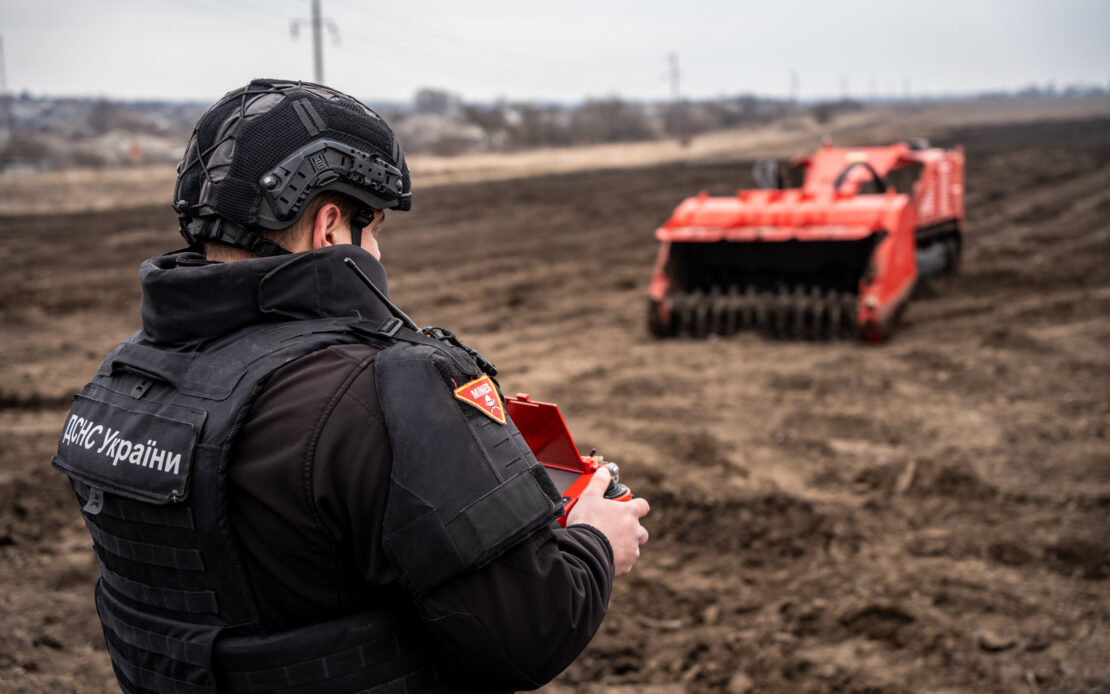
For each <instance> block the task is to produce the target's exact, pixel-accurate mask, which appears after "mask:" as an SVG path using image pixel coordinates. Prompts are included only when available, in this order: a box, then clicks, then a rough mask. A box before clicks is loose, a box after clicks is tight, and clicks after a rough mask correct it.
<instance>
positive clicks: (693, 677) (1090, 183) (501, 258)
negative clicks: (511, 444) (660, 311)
mask: <svg viewBox="0 0 1110 694" xmlns="http://www.w3.org/2000/svg"><path fill="white" fill-rule="evenodd" d="M942 139H943V141H944V143H945V144H951V143H955V142H962V143H963V144H964V145H965V146H966V147H967V166H968V169H967V191H968V197H967V209H968V223H967V236H966V254H965V257H964V263H963V267H962V271H961V274H960V275H959V276H957V277H955V278H952V279H947V280H945V281H944V282H943V283H940V284H935V285H933V286H931V287H928V288H926V290H924V291H923V292H922V293H921V295H920V296H919V297H918V298H917V299H916V300H915V302H914V303H913V304H912V306H911V307H910V308H909V310H908V311H907V312H906V314H905V321H904V324H903V326H902V328H901V331H900V332H899V333H898V334H897V336H896V337H895V339H894V340H893V342H891V343H890V344H888V345H884V346H881V347H877V348H876V347H868V346H865V345H863V344H855V343H844V342H839V343H829V344H817V343H804V342H802V343H790V342H776V341H769V340H766V339H763V338H761V337H759V336H755V335H741V336H738V337H736V338H730V339H721V340H715V341H692V340H673V341H664V342H660V341H656V340H653V339H651V338H649V337H648V335H647V332H646V329H645V324H644V317H645V316H644V314H645V294H646V288H647V282H648V278H649V276H650V271H651V266H652V261H653V259H654V255H655V252H656V247H655V243H654V241H653V238H652V234H651V232H652V230H653V228H654V227H655V226H656V225H657V224H658V223H660V222H661V221H662V220H663V219H664V218H665V217H666V215H667V214H668V213H669V211H670V209H671V208H672V207H673V206H674V204H676V203H677V202H678V200H679V199H680V198H681V197H682V196H684V195H686V194H690V193H693V192H696V191H697V190H699V189H703V188H704V189H708V190H710V191H712V192H720V193H728V192H730V191H731V190H734V189H735V188H737V187H740V186H745V185H749V184H750V174H749V168H750V162H748V161H725V162H719V163H713V164H700V165H666V166H663V167H658V168H641V169H627V170H609V171H595V172H585V173H574V174H568V175H559V176H548V177H539V178H527V179H519V180H512V181H502V182H496V183H480V184H475V185H469V186H465V185H460V186H451V187H439V188H434V189H430V190H426V191H424V192H419V191H418V193H417V196H418V197H417V199H416V211H415V212H413V213H410V214H409V215H408V216H404V215H393V216H391V218H390V219H389V222H388V225H387V231H386V232H385V234H384V237H383V249H384V253H385V258H384V260H385V263H386V266H387V268H388V269H389V271H390V275H391V287H392V291H393V296H394V298H395V300H396V301H397V302H398V303H399V304H400V305H401V306H402V307H403V308H404V309H405V310H406V311H408V312H409V313H410V314H411V315H413V316H415V317H416V318H417V320H418V321H420V322H422V323H439V324H442V325H445V326H449V327H451V328H453V329H454V330H456V332H458V333H459V334H460V335H462V336H463V337H464V338H465V339H467V341H468V342H470V343H471V344H472V345H473V346H475V347H477V348H478V349H479V350H480V351H482V352H483V353H485V354H486V355H487V356H488V357H490V358H491V359H492V360H493V361H494V362H495V363H496V364H497V365H498V367H499V368H500V369H501V373H502V374H503V376H502V378H501V382H502V385H503V386H504V389H505V390H506V392H509V393H513V392H518V391H527V392H529V393H531V394H532V395H533V397H536V398H538V399H544V400H554V401H557V402H559V403H561V405H562V407H563V410H564V414H565V416H566V418H567V420H568V421H569V423H570V425H571V427H572V430H573V431H574V433H575V436H576V438H577V439H578V442H579V444H580V445H582V446H583V447H590V446H597V447H598V448H599V449H600V450H601V452H602V453H604V454H606V455H607V457H609V458H612V459H616V460H618V461H620V462H621V463H622V468H623V471H624V479H625V481H627V482H628V483H629V484H630V485H631V486H632V487H633V489H634V490H635V491H636V492H637V493H639V494H641V495H643V496H645V497H647V498H648V499H649V500H650V501H651V503H652V508H653V511H652V514H651V515H650V516H649V517H648V519H647V525H648V527H649V529H650V530H651V533H652V540H651V542H650V544H649V545H647V547H646V548H645V552H644V555H643V558H642V559H641V561H640V563H639V564H637V566H636V568H635V569H634V571H633V572H632V573H631V574H630V575H629V576H628V577H626V578H624V579H623V580H621V581H620V582H619V583H618V585H617V587H616V590H615V593H614V596H613V600H612V609H611V613H610V615H609V617H608V619H607V620H606V622H605V624H604V625H603V627H602V629H601V632H600V633H599V635H598V636H597V638H596V639H595V640H594V642H593V644H592V645H591V646H590V648H589V649H588V650H587V651H586V652H585V653H584V654H583V655H582V656H581V657H580V658H579V660H578V661H577V662H576V663H574V665H572V666H571V667H570V669H568V670H567V671H566V673H564V674H563V675H562V676H561V677H560V678H559V679H558V680H557V681H556V682H555V683H554V684H552V685H549V686H548V687H547V688H546V691H548V692H559V693H560V694H563V693H565V692H569V691H584V692H603V691H629V692H632V691H636V692H639V691H647V692H656V693H657V694H659V693H663V692H683V691H689V692H718V691H728V692H734V693H739V692H749V691H752V692H773V693H778V692H781V693H788V692H813V693H816V692H855V693H858V694H863V693H868V694H880V693H881V694H901V693H920V694H924V693H926V692H934V693H939V692H1025V693H1034V694H1035V693H1037V692H1045V693H1048V692H1061V693H1063V692H1069V693H1071V692H1110V656H1108V654H1110V581H1108V579H1110V441H1108V437H1110V347H1108V345H1110V222H1108V221H1107V219H1108V217H1110V120H1083V121H1071V122H1066V121H1056V122H1044V123H1031V124H1008V125H1004V126H990V125H982V126H976V127H974V128H965V129H962V130H951V131H949V132H947V134H945V135H944V136H943V138H942ZM841 144H849V143H846V142H842V143H841ZM852 144H866V142H865V141H864V140H860V141H857V142H854V143H852ZM167 194H168V193H167ZM174 224H175V220H174V218H173V216H172V214H171V213H170V212H169V210H168V207H165V206H159V207H151V208H141V209H134V210H120V211H115V212H101V213H96V214H91V215H84V216H82V215H60V214H59V215H38V216H29V217H6V218H0V266H2V268H3V273H4V274H3V279H2V280H0V316H2V318H0V432H2V435H3V439H2V440H3V446H2V448H0V581H2V583H3V590H2V591H0V624H2V625H3V626H2V627H0V690H3V691H10V692H92V693H96V692H110V691H117V690H116V688H115V684H114V680H113V678H112V674H111V670H110V667H109V664H108V659H107V656H106V653H105V650H104V647H103V642H102V639H101V636H100V633H99V625H98V623H97V621H96V617H95V613H94V609H93V605H92V585H93V582H94V580H95V577H96V568H95V565H94V562H93V558H92V552H91V548H90V540H89V537H88V535H87V533H86V532H85V530H84V528H83V526H82V523H81V521H80V519H79V517H78V513H77V507H76V504H75V502H74V500H73V499H72V497H71V495H70V494H69V492H68V488H67V486H66V483H65V481H64V480H63V478H62V477H61V476H60V475H59V474H57V473H56V472H54V471H53V470H52V469H51V468H50V466H49V459H50V455H51V452H52V450H53V448H54V446H55V440H56V436H57V433H58V431H59V428H60V425H61V422H62V419H63V416H64V413H65V410H66V408H67V403H68V401H69V397H70V394H71V393H72V392H73V391H75V390H77V389H79V387H80V386H81V385H82V383H83V382H84V381H85V380H86V379H87V378H88V376H89V375H90V374H91V373H92V371H93V370H94V369H95V366H96V364H97V363H99V361H100V359H102V358H103V355H104V353H105V352H106V351H107V350H109V349H110V348H111V347H113V346H114V345H115V344H116V342H118V341H119V340H120V339H122V338H123V337H125V336H126V335H127V334H129V333H130V332H131V331H133V330H134V329H135V328H136V327H137V304H138V300H139V292H138V288H137V285H136V268H137V266H138V264H139V262H140V261H141V260H142V259H143V258H146V257H149V256H151V255H155V254H157V253H159V252H161V251H164V250H167V249H169V248H173V247H177V245H179V244H178V241H177V237H176V236H175V234H174V231H173V229H174Z"/></svg>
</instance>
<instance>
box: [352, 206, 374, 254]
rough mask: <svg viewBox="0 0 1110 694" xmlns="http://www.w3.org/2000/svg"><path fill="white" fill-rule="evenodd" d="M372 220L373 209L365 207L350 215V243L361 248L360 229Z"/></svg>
mask: <svg viewBox="0 0 1110 694" xmlns="http://www.w3.org/2000/svg"><path fill="white" fill-rule="evenodd" d="M372 221H374V210H373V209H372V208H369V207H367V208H365V209H362V210H359V211H358V212H357V213H356V214H355V216H353V217H351V245H353V246H358V247H359V248H362V230H363V229H365V228H366V227H367V226H369V225H370V222H372Z"/></svg>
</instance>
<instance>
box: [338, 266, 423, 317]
mask: <svg viewBox="0 0 1110 694" xmlns="http://www.w3.org/2000/svg"><path fill="white" fill-rule="evenodd" d="M343 262H344V263H346V264H347V267H349V268H351V270H352V271H353V272H354V273H355V274H356V275H358V278H359V279H360V280H362V283H363V284H365V285H366V286H367V287H370V291H372V292H374V296H376V297H378V298H379V299H381V301H382V303H383V304H385V307H386V308H387V309H389V312H390V313H392V314H393V315H394V316H395V317H396V318H398V319H399V320H400V321H401V323H403V324H404V326H405V327H406V328H409V329H410V330H415V331H416V332H420V328H419V327H418V326H417V325H416V323H413V322H412V319H411V318H409V317H408V316H406V315H405V312H404V311H402V310H401V309H399V308H397V307H396V306H394V305H393V302H392V301H390V300H389V297H387V296H386V295H385V294H384V293H383V292H382V290H380V289H378V288H377V286H375V284H374V282H373V281H372V280H371V279H370V278H369V277H367V276H366V273H365V272H363V271H362V269H361V268H360V267H359V266H358V265H356V264H355V261H353V260H351V259H350V258H344V259H343Z"/></svg>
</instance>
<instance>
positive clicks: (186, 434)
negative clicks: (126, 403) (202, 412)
mask: <svg viewBox="0 0 1110 694" xmlns="http://www.w3.org/2000/svg"><path fill="white" fill-rule="evenodd" d="M196 440H197V428H196V426H195V425H194V424H193V423H191V422H187V421H183V420H179V419H174V418H173V417H172V416H168V415H167V414H165V413H154V412H140V411H136V410H132V409H127V408H125V407H120V406H117V405H112V404H109V403H106V402H101V401H98V400H94V399H92V398H89V397H86V396H84V395H78V396H77V397H76V400H75V402H74V404H73V408H72V409H71V410H70V411H69V417H68V418H66V423H65V428H64V429H63V431H62V438H61V440H60V441H59V442H58V457H57V458H56V459H55V461H54V462H55V464H56V465H57V466H58V467H60V468H62V469H64V470H66V471H67V472H69V473H71V474H73V475H74V476H76V477H78V478H80V479H82V480H83V481H85V482H86V483H87V484H90V485H92V486H94V487H99V488H101V489H103V490H104V491H107V492H113V493H116V494H119V495H121V496H126V497H130V498H133V499H136V500H139V501H148V502H154V503H166V502H169V501H180V500H182V499H184V497H185V495H186V489H187V486H188V479H189V467H190V465H191V464H192V460H193V448H194V446H195V445H196Z"/></svg>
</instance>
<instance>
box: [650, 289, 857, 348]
mask: <svg viewBox="0 0 1110 694" xmlns="http://www.w3.org/2000/svg"><path fill="white" fill-rule="evenodd" d="M665 301H666V302H667V307H668V308H669V311H670V315H671V321H672V323H671V325H670V330H671V334H675V335H681V336H684V337H694V338H706V337H708V336H710V335H717V336H726V335H733V334H735V333H737V332H740V331H742V330H758V331H760V332H763V333H764V334H765V335H767V336H769V337H772V338H776V339H789V340H810V341H812V340H839V339H854V338H856V337H858V336H859V326H858V324H857V323H858V321H857V316H858V302H859V297H858V295H856V294H855V293H853V292H841V291H838V290H836V289H825V288H823V287H820V286H816V285H804V284H797V285H791V286H787V285H779V286H778V287H776V288H774V289H770V288H768V289H762V290H761V289H758V288H757V287H756V286H755V285H746V286H744V287H743V288H742V289H741V287H740V286H739V285H735V284H734V285H730V286H729V287H728V288H727V289H725V288H724V287H721V286H713V287H709V288H708V289H694V290H692V291H690V292H674V293H671V294H668V295H667V297H666V299H665Z"/></svg>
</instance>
